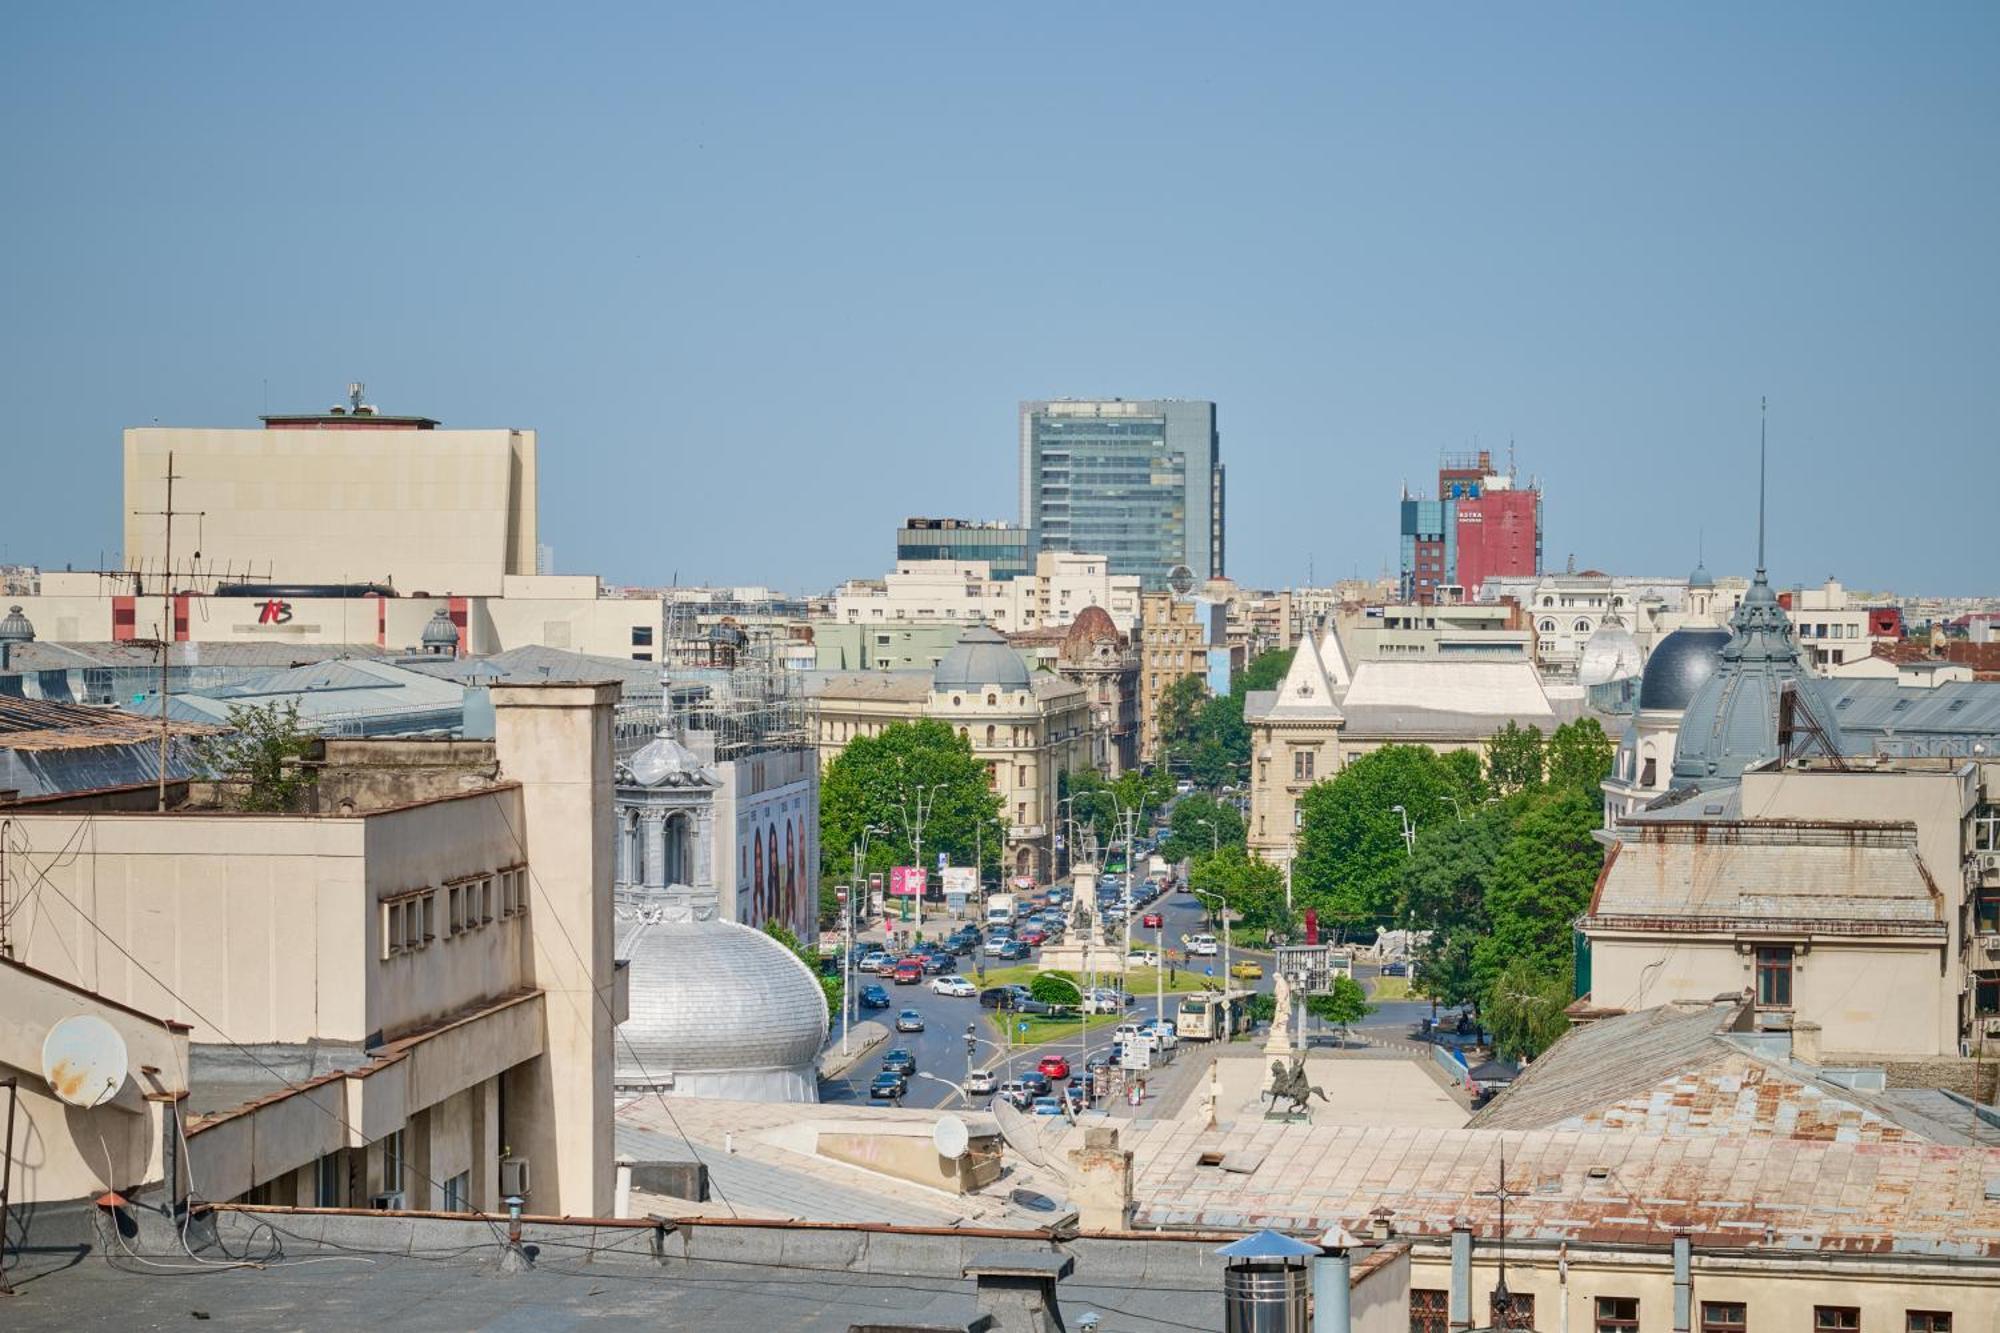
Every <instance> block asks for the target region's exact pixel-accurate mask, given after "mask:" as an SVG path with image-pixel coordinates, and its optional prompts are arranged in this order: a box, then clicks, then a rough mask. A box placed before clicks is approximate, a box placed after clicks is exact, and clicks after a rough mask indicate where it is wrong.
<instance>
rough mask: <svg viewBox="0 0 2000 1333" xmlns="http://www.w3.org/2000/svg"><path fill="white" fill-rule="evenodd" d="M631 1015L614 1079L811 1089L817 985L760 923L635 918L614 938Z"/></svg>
mask: <svg viewBox="0 0 2000 1333" xmlns="http://www.w3.org/2000/svg"><path fill="white" fill-rule="evenodd" d="M618 953H619V955H620V956H621V957H623V958H628V959H630V960H631V964H630V970H629V971H628V973H627V976H628V978H629V980H630V985H631V996H632V1009H631V1017H630V1018H628V1019H626V1020H625V1022H624V1023H622V1024H620V1025H619V1028H618V1035H619V1041H618V1043H617V1050H616V1061H617V1074H616V1082H617V1084H618V1086H619V1087H623V1088H651V1087H655V1086H670V1088H671V1090H672V1091H674V1092H676V1093H683V1094H688V1095H692V1096H697V1097H732V1098H739V1099H742V1100H747V1101H789V1102H810V1101H817V1100H818V1099H819V1088H818V1070H817V1062H818V1059H819V1051H820V1047H821V1046H822V1045H824V1044H825V1042H826V1032H827V1008H826V992H825V991H824V990H822V989H821V988H820V984H819V978H817V977H815V976H814V975H813V974H812V973H811V972H810V971H809V970H807V968H806V965H805V964H804V963H802V962H800V961H799V960H798V958H797V956H796V955H794V954H793V953H792V952H791V951H790V950H789V949H787V948H785V946H784V945H782V944H780V943H778V942H777V941H776V940H774V939H772V938H771V937H770V936H769V935H766V934H765V933H764V932H763V931H761V930H752V929H751V928H750V927H748V926H739V925H737V924H736V923H735V922H733V921H699V922H641V923H639V924H637V925H635V926H633V927H632V928H631V930H630V932H629V933H628V934H627V935H626V936H625V938H624V939H623V941H621V943H620V945H619V948H618Z"/></svg>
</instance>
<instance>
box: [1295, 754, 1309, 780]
mask: <svg viewBox="0 0 2000 1333" xmlns="http://www.w3.org/2000/svg"><path fill="white" fill-rule="evenodd" d="M1312 776H1313V752H1312V751H1311V750H1294V751H1292V781H1294V782H1311V781H1312Z"/></svg>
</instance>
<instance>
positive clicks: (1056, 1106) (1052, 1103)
mask: <svg viewBox="0 0 2000 1333" xmlns="http://www.w3.org/2000/svg"><path fill="white" fill-rule="evenodd" d="M1062 1113H1063V1108H1062V1102H1061V1101H1059V1100H1058V1099H1056V1098H1054V1097H1037V1098H1035V1101H1034V1104H1033V1105H1032V1106H1031V1107H1029V1108H1028V1114H1029V1115H1061V1114H1062Z"/></svg>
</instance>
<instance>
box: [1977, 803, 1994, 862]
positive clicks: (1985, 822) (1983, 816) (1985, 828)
mask: <svg viewBox="0 0 2000 1333" xmlns="http://www.w3.org/2000/svg"><path fill="white" fill-rule="evenodd" d="M1972 850H1973V851H1975V852H2000V805H1985V804H1981V805H1976V806H1974V807H1973V809H1972Z"/></svg>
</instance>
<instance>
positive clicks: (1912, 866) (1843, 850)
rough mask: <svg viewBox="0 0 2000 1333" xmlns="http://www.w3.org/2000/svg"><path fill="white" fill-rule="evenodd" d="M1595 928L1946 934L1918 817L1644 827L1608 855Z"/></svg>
mask: <svg viewBox="0 0 2000 1333" xmlns="http://www.w3.org/2000/svg"><path fill="white" fill-rule="evenodd" d="M1586 921H1587V924H1591V925H1596V926H1598V927H1600V928H1616V927H1619V926H1628V927H1634V928H1638V929H1648V928H1659V927H1662V926H1680V927H1689V928H1700V929H1712V928H1724V927H1739V928H1740V927H1742V926H1744V925H1748V924H1754V923H1767V922H1768V923H1785V924H1799V923H1806V922H1810V923H1813V924H1814V926H1815V928H1816V929H1820V930H1824V931H1826V932H1828V933H1846V934H1913V935H1921V936H1936V937H1937V938H1940V939H1942V938H1943V936H1944V929H1945V927H1944V904H1943V899H1942V898H1941V897H1940V896H1939V894H1938V892H1937V889H1936V888H1935V886H1934V885H1933V884H1932V882H1931V878H1930V875H1929V874H1928V873H1927V872H1926V871H1925V869H1924V865H1923V862H1922V861H1921V860H1919V859H1918V857H1917V850H1916V830H1915V828H1914V827H1913V826H1911V825H1908V824H1860V823H1848V824H1831V823H1814V822H1807V821H1784V820H1758V821H1745V822H1739V823H1725V822H1720V821H1695V822H1688V823H1659V822H1654V823H1648V824H1644V825H1641V826H1640V827H1639V828H1638V830H1637V833H1636V837H1635V838H1634V840H1632V841H1626V842H1620V843H1618V844H1616V845H1615V846H1614V854H1613V855H1612V856H1611V857H1610V858H1608V859H1607V860H1606V862H1605V866H1604V871H1603V874H1602V877H1601V878H1600V880H1599V882H1598V888H1597V893H1596V897H1595V898H1594V900H1593V901H1592V903H1591V906H1590V915H1589V917H1588V918H1586Z"/></svg>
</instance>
